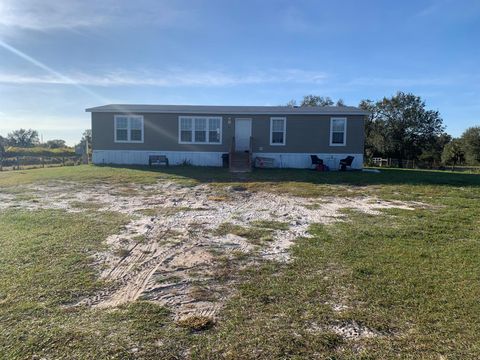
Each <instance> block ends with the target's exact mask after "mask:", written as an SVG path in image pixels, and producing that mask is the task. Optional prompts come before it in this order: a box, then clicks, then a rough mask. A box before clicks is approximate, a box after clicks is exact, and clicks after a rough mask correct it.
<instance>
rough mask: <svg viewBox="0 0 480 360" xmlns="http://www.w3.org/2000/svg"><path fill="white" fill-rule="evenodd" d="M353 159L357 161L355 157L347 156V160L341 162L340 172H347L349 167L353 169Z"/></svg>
mask: <svg viewBox="0 0 480 360" xmlns="http://www.w3.org/2000/svg"><path fill="white" fill-rule="evenodd" d="M353 159H355V157H354V156H347V157H346V158H345V159H341V160H340V170H341V171H345V170H347V167H350V168H351V167H352V162H353Z"/></svg>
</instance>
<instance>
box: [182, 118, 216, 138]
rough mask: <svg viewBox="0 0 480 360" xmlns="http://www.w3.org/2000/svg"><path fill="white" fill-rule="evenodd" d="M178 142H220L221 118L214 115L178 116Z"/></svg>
mask: <svg viewBox="0 0 480 360" xmlns="http://www.w3.org/2000/svg"><path fill="white" fill-rule="evenodd" d="M178 123H179V125H178V128H179V131H178V132H179V139H178V140H179V141H178V142H179V143H180V144H221V143H222V118H221V117H218V116H215V117H212V116H180V117H179V118H178Z"/></svg>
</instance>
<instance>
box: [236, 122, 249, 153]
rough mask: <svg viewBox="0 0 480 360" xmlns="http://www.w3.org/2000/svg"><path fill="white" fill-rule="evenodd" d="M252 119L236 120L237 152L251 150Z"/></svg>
mask: <svg viewBox="0 0 480 360" xmlns="http://www.w3.org/2000/svg"><path fill="white" fill-rule="evenodd" d="M251 136H252V119H235V151H246V150H249V149H250V137H251Z"/></svg>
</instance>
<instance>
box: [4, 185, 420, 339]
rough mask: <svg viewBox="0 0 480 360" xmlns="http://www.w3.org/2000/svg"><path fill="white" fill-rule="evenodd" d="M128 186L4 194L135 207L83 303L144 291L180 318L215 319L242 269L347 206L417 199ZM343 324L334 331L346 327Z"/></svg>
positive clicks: (82, 207) (280, 255)
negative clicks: (102, 284)
mask: <svg viewBox="0 0 480 360" xmlns="http://www.w3.org/2000/svg"><path fill="white" fill-rule="evenodd" d="M125 189H126V190H125ZM125 189H122V191H118V189H115V188H114V187H113V186H110V185H108V184H98V185H95V186H90V187H84V188H78V185H77V184H75V183H67V182H56V183H51V184H49V185H48V186H39V185H37V186H30V187H28V188H27V189H26V190H27V191H28V192H29V193H31V194H34V195H35V201H31V200H28V198H25V199H23V198H18V197H17V198H15V197H14V196H10V195H9V194H0V200H1V202H0V210H1V209H2V208H9V207H21V208H25V209H40V208H50V209H63V210H66V211H71V212H78V211H89V212H92V213H94V212H95V211H115V212H121V213H125V214H129V215H131V216H132V221H131V222H130V223H129V224H128V225H126V226H125V227H124V229H123V230H122V231H121V233H119V234H116V235H113V236H110V237H109V238H108V239H106V241H107V244H108V250H107V251H105V252H103V253H99V254H96V255H95V265H96V266H97V268H98V269H99V274H100V275H99V276H100V277H101V278H103V279H105V280H107V281H108V282H109V283H110V284H111V286H109V287H107V288H106V289H105V290H104V291H102V292H100V293H98V294H96V295H95V296H94V297H92V298H88V299H83V300H82V301H80V302H79V305H82V304H83V305H89V306H94V307H102V308H105V307H115V306H118V305H121V304H124V303H127V302H131V301H135V300H136V299H139V298H141V299H144V300H149V301H155V302H157V303H160V304H163V305H166V306H168V307H169V308H170V309H171V310H172V311H173V314H174V316H175V318H176V319H177V320H180V319H187V318H192V317H194V319H195V317H197V318H202V319H214V318H215V315H216V314H217V313H218V310H219V309H220V308H221V306H222V304H223V303H224V301H225V300H226V299H227V298H228V297H229V296H231V295H232V294H233V292H234V286H233V285H234V284H235V279H236V274H238V271H239V270H240V269H241V268H243V267H245V266H250V265H251V264H252V263H253V262H257V261H262V260H263V259H268V260H274V261H288V260H289V259H290V255H289V251H288V250H289V248H290V246H291V245H292V244H293V243H294V241H295V239H297V238H299V237H307V236H309V233H308V228H309V226H310V225H311V224H314V223H321V224H329V223H333V222H335V221H342V220H343V219H344V218H345V213H344V209H353V210H356V211H361V212H363V213H366V214H372V215H378V214H381V210H382V209H388V208H400V209H407V210H413V209H414V208H416V207H418V206H420V204H411V203H404V202H398V201H396V202H387V201H383V200H379V199H376V198H372V197H355V198H343V197H342V198H335V197H329V198H322V199H321V200H319V199H305V198H296V197H292V196H286V195H279V194H273V193H268V192H250V191H248V190H247V189H244V188H241V189H240V190H239V189H238V188H233V187H232V188H228V189H221V190H219V189H215V188H214V187H211V186H209V185H205V184H202V185H198V186H195V187H184V186H180V185H178V184H176V183H174V182H160V183H158V184H155V185H143V186H140V185H139V186H136V185H130V186H128V188H127V187H126V188H125ZM132 194H134V196H132ZM422 205H423V204H422ZM226 224H227V225H226ZM199 289H200V290H199ZM212 321H213V320H212ZM342 326H343V325H338V326H337V328H336V329H337V330H338V331H337V332H342V331H344V332H346V333H348V331H347V330H345V326H343V327H342ZM352 326H353V325H352ZM342 329H344V330H342ZM333 330H334V331H336V330H335V329H333ZM359 331H360V330H359ZM360 333H362V332H361V331H360ZM346 336H347V335H346Z"/></svg>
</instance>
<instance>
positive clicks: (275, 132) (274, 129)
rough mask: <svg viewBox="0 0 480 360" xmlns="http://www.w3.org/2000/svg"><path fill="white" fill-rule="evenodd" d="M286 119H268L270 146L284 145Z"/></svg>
mask: <svg viewBox="0 0 480 360" xmlns="http://www.w3.org/2000/svg"><path fill="white" fill-rule="evenodd" d="M286 132H287V119H286V118H284V117H272V118H270V145H285V140H286V139H285V138H286Z"/></svg>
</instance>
